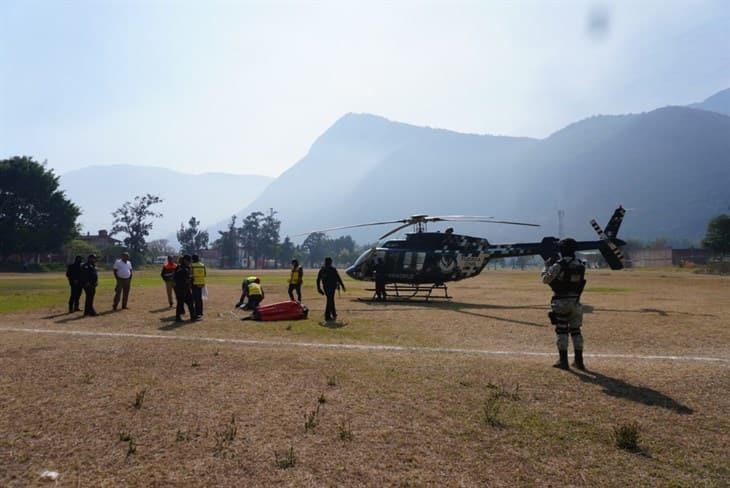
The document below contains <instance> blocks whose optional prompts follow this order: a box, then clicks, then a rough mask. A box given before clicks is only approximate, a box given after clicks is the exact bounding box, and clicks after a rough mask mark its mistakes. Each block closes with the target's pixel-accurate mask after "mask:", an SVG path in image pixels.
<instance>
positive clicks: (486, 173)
mask: <svg viewBox="0 0 730 488" xmlns="http://www.w3.org/2000/svg"><path fill="white" fill-rule="evenodd" d="M619 204H623V205H624V206H625V207H626V208H628V209H629V214H628V216H627V218H626V220H625V224H624V227H623V228H622V236H624V237H629V238H639V239H654V238H657V237H660V236H663V237H667V238H669V239H670V241H674V242H687V241H690V242H693V243H696V242H698V241H699V240H700V239H701V237H702V236H703V235H704V232H705V230H706V226H707V222H708V220H709V219H710V218H711V217H713V216H715V215H717V214H719V213H721V212H723V211H727V210H728V209H729V208H730V90H725V91H723V92H720V93H718V94H716V95H713V96H711V97H709V98H708V99H706V100H705V101H704V102H700V103H697V104H693V105H690V106H687V107H680V106H672V107H664V108H660V109H657V110H653V111H650V112H646V113H639V114H628V115H609V116H604V115H601V116H594V117H590V118H588V119H585V120H581V121H579V122H576V123H574V124H571V125H569V126H567V127H565V128H564V129H561V130H559V131H557V132H555V133H554V134H552V135H550V136H549V137H547V138H544V139H532V138H519V137H505V136H491V135H475V134H461V133H457V132H452V131H448V130H442V129H432V128H428V127H417V126H413V125H408V124H403V123H399V122H393V121H390V120H387V119H385V118H382V117H378V116H374V115H369V114H352V113H351V114H347V115H345V116H343V117H342V118H341V119H339V120H338V121H337V122H336V123H335V124H334V125H333V126H332V127H330V128H329V129H328V130H327V131H326V132H325V133H324V134H322V135H321V136H320V137H319V138H318V139H317V140H316V141H315V142H314V144H313V145H312V147H311V149H310V150H309V152H308V153H307V155H306V156H304V158H302V159H301V160H300V161H299V162H297V163H296V164H295V165H294V166H292V167H291V168H290V169H289V170H288V171H286V172H284V173H283V174H282V175H281V176H279V177H278V178H277V179H276V180H274V181H273V182H272V183H271V185H269V186H268V187H267V188H266V189H265V190H264V191H263V192H262V193H261V195H260V196H258V197H257V198H256V199H255V200H254V201H253V202H252V203H251V204H249V205H248V206H247V207H245V208H244V209H243V210H242V211H241V212H240V213H239V215H245V214H247V213H249V212H251V211H254V210H265V209H268V208H275V209H276V210H277V211H278V212H279V217H280V218H281V220H282V232H283V233H284V234H297V233H304V232H308V231H311V230H315V229H321V228H326V227H330V226H338V225H346V224H354V223H360V222H367V221H373V220H376V221H377V220H384V219H386V220H388V219H397V218H403V217H405V216H408V215H411V214H415V213H428V214H432V215H444V214H478V215H487V216H494V217H497V218H501V219H518V220H522V221H528V222H534V223H538V224H541V225H542V228H539V229H531V228H523V227H512V226H484V225H482V226H477V225H464V224H460V225H459V229H458V231H462V232H465V233H473V234H476V235H483V236H486V237H488V238H489V239H490V240H492V241H494V242H498V241H514V240H522V239H539V238H541V237H542V236H544V235H546V234H547V235H557V233H558V218H557V211H558V210H559V209H560V210H564V211H565V219H564V222H565V231H566V233H568V234H571V235H574V236H576V237H578V238H589V237H592V232H593V231H592V229H591V227H590V226H589V225H588V221H589V220H590V219H591V218H594V217H595V218H597V219H598V221H599V222H600V223H603V224H605V222H606V219H607V218H608V217H609V216H610V214H611V212H612V211H613V209H614V208H615V207H616V206H617V205H619ZM220 227H222V225H219V226H218V228H220ZM385 230H386V228H376V229H356V230H353V231H346V232H348V233H351V234H352V235H353V236H354V237H355V238H356V239H357V240H359V241H360V242H372V241H374V240H375V239H376V238H377V236H378V235H379V234H381V233H383V232H384V231H385Z"/></svg>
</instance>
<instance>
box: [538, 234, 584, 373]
mask: <svg viewBox="0 0 730 488" xmlns="http://www.w3.org/2000/svg"><path fill="white" fill-rule="evenodd" d="M575 248H576V242H575V239H572V238H570V237H568V238H565V239H562V240H561V241H560V242H559V243H558V249H559V251H560V256H559V257H558V256H555V257H553V258H549V259H547V260H546V261H545V268H544V269H543V271H542V282H543V283H545V284H546V285H550V288H552V290H553V297H552V299H551V300H550V313H549V314H548V317H550V322H551V323H552V324H553V325H554V326H555V334H556V335H557V337H558V340H557V345H558V354H559V355H560V358H559V360H558V362H557V363H555V364H554V366H555V367H556V368H560V369H568V334H570V337H571V338H572V339H573V350H574V352H575V363H573V366H575V367H576V368H578V369H580V370H582V371H585V369H586V367H585V365H584V364H583V335H582V334H581V333H580V328H581V326H582V325H583V306H582V305H581V304H580V295H581V293H583V288H585V285H586V280H585V273H586V266H585V263H584V262H583V261H581V260H580V259H577V258H576V257H575V250H576V249H575Z"/></svg>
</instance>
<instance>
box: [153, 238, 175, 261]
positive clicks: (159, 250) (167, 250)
mask: <svg viewBox="0 0 730 488" xmlns="http://www.w3.org/2000/svg"><path fill="white" fill-rule="evenodd" d="M147 254H149V255H150V256H151V257H155V258H156V257H157V256H174V255H176V254H177V249H175V248H174V247H172V245H170V241H168V240H167V239H155V240H154V241H150V242H148V243H147Z"/></svg>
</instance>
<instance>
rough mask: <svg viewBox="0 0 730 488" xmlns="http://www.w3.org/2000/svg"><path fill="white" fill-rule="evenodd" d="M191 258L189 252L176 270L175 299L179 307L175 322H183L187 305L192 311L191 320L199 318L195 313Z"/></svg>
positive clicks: (176, 311) (189, 310)
mask: <svg viewBox="0 0 730 488" xmlns="http://www.w3.org/2000/svg"><path fill="white" fill-rule="evenodd" d="M191 261H192V260H191V258H190V256H188V255H187V254H186V255H185V256H183V257H182V259H181V260H180V265H179V266H178V267H177V269H176V270H175V275H174V279H175V299H176V300H177V309H176V310H175V322H182V316H183V315H184V314H185V305H187V306H188V312H190V321H191V322H195V321H196V320H198V317H197V315H196V314H195V304H194V303H193V291H192V279H193V277H192V272H191V270H190V264H191Z"/></svg>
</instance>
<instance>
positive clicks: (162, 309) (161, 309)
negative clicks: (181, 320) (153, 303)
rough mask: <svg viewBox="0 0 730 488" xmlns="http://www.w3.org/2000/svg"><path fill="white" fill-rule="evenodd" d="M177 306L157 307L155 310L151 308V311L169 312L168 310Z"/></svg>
mask: <svg viewBox="0 0 730 488" xmlns="http://www.w3.org/2000/svg"><path fill="white" fill-rule="evenodd" d="M174 308H175V307H162V308H156V309H154V310H150V311H149V312H150V313H160V312H167V311H168V310H173V309H174Z"/></svg>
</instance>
